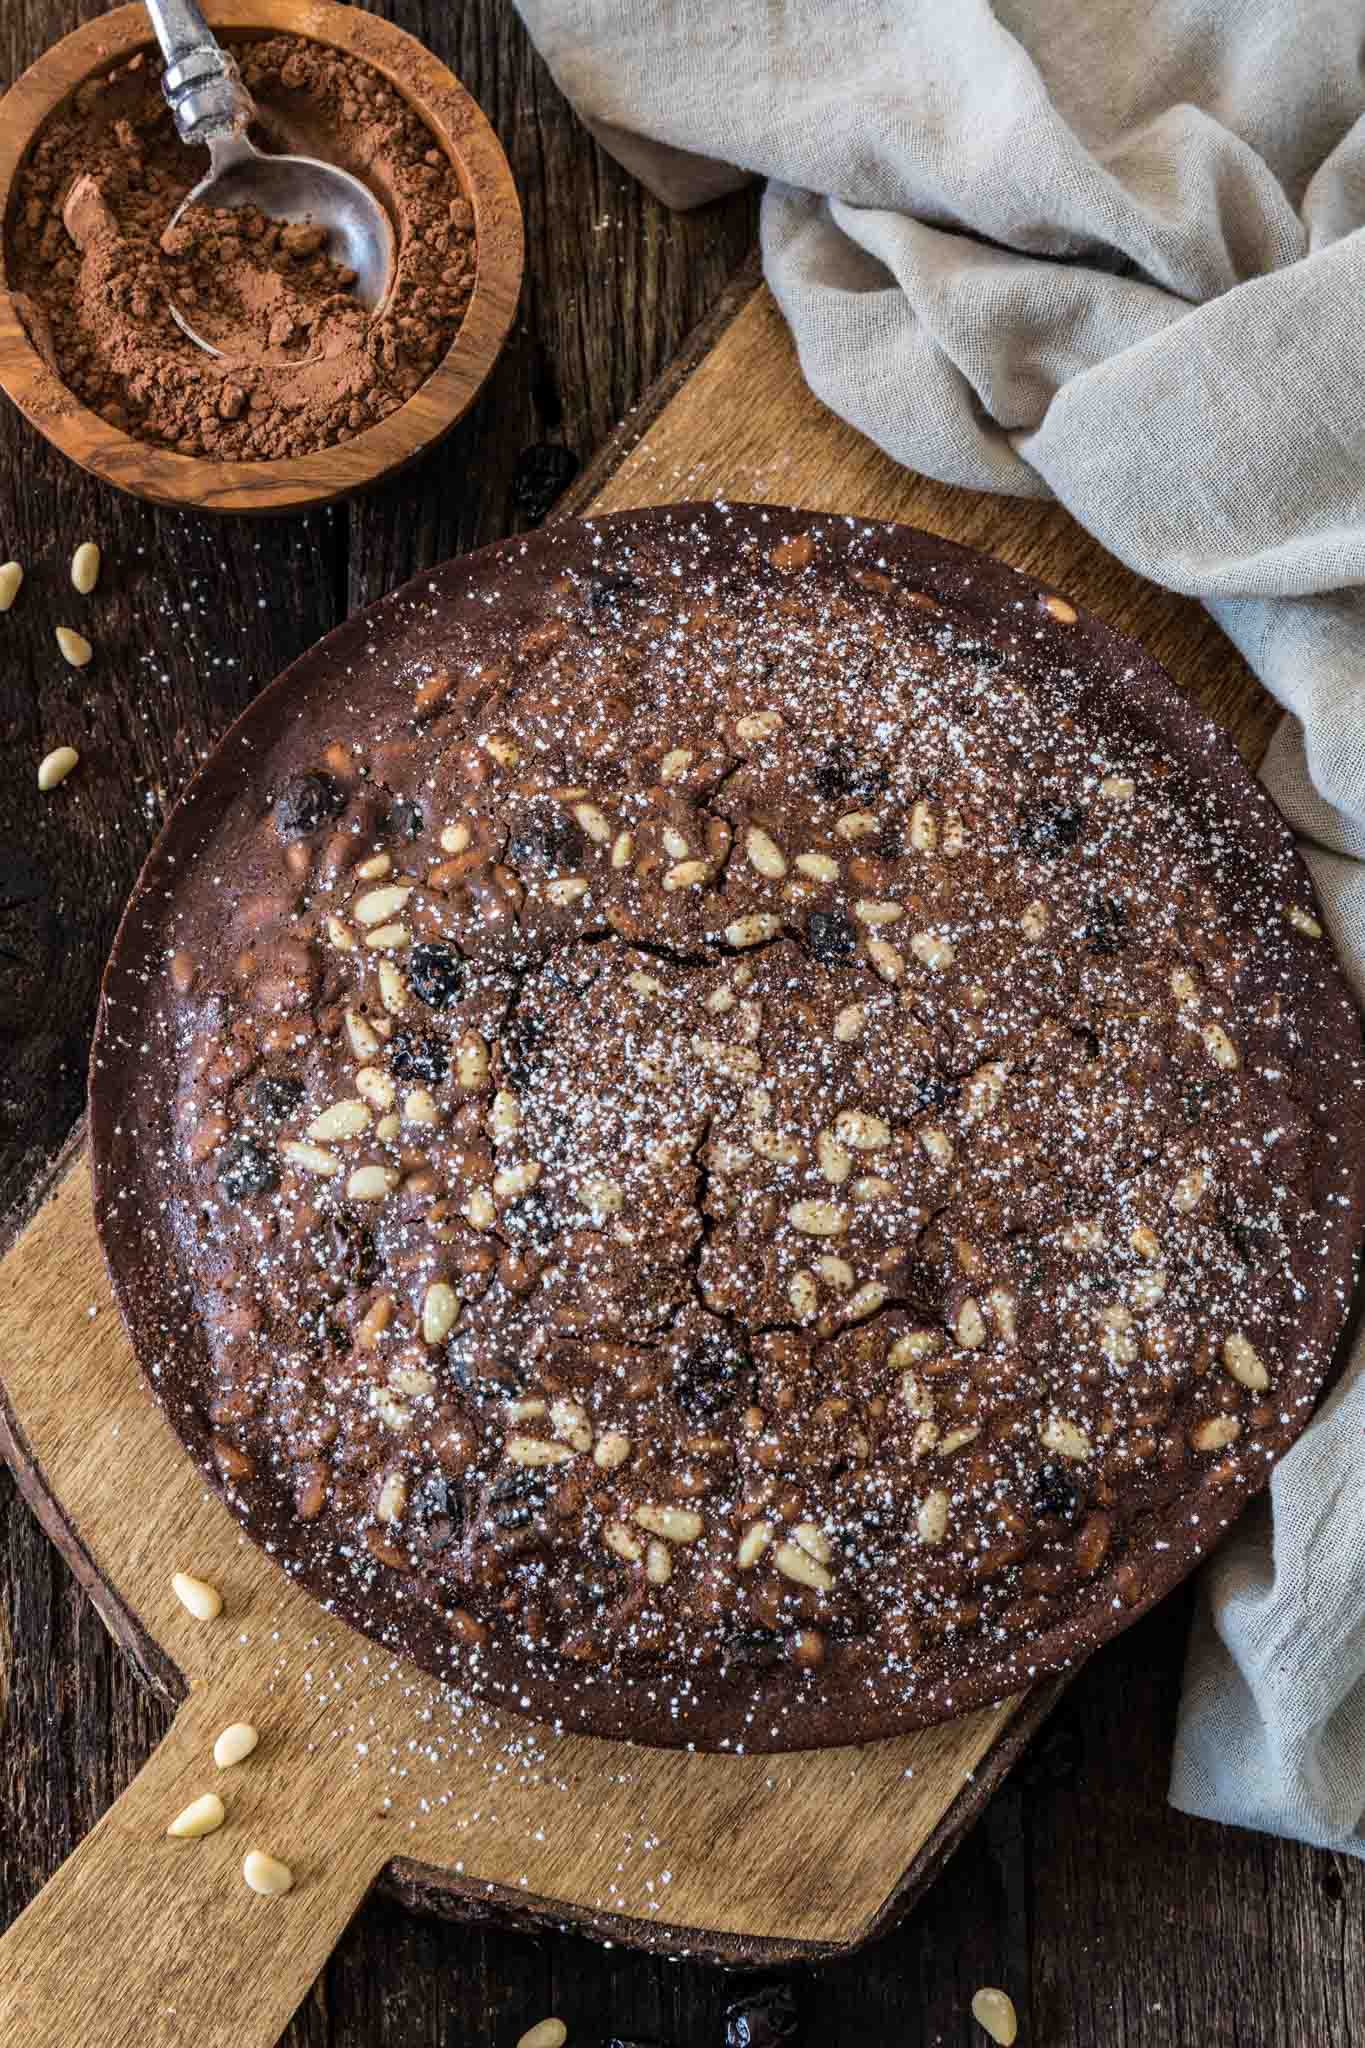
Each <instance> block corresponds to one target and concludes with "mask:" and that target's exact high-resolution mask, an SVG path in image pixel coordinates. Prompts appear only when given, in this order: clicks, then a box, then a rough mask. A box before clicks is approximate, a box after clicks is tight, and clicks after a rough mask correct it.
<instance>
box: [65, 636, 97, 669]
mask: <svg viewBox="0 0 1365 2048" xmlns="http://www.w3.org/2000/svg"><path fill="white" fill-rule="evenodd" d="M57 645H58V646H59V647H60V648H61V650H62V658H63V660H65V661H69V662H70V664H71V666H72V668H84V667H85V665H86V663H87V662H88V661H89V659H90V657H91V655H92V654H93V653H94V651H95V650H94V648H93V647H92V646H91V645H90V642H89V641H88V640H87V639H86V637H85V635H84V633H77V632H76V631H75V630H74V629H73V628H72V627H70V626H58V628H57Z"/></svg>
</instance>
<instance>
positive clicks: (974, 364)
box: [518, 0, 1365, 1856]
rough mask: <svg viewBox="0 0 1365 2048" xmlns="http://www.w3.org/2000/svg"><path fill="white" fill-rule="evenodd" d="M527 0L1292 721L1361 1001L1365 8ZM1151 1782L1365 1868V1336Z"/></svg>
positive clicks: (842, 379)
mask: <svg viewBox="0 0 1365 2048" xmlns="http://www.w3.org/2000/svg"><path fill="white" fill-rule="evenodd" d="M518 5H519V7H520V10H521V13H522V15H523V17H524V18H525V20H526V23H527V26H528V27H529V29H530V31H531V34H532V36H533V37H534V39H535V41H536V42H537V44H538V45H539V48H540V50H541V52H542V53H543V55H544V56H545V58H546V60H547V62H548V63H549V65H550V68H551V70H552V71H553V73H554V75H555V78H556V80H557V82H558V83H559V85H560V86H561V87H562V89H563V90H564V92H565V93H566V94H567V95H568V97H569V98H570V100H572V101H573V103H574V105H575V106H576V107H577V109H578V111H579V113H580V114H581V115H582V116H583V118H584V120H585V121H586V122H587V123H588V125H589V126H590V127H591V128H592V129H593V131H594V133H595V134H596V135H597V136H598V138H599V139H600V140H601V141H602V143H603V145H604V146H605V147H606V148H607V149H609V150H610V151H611V152H612V153H613V154H614V155H615V156H616V157H617V158H618V159H619V160H620V161H621V162H622V163H623V164H625V165H626V166H627V168H628V169H630V170H631V171H633V172H634V173H635V174H636V175H637V176H638V177H640V178H641V179H642V180H643V181H644V182H645V183H646V184H648V185H649V186H650V187H651V188H652V189H653V190H654V191H655V192H657V193H658V195H659V196H660V197H661V198H662V199H663V200H664V201H665V202H666V203H668V204H670V205H674V206H690V205H697V204H699V203H701V202H702V201H704V200H707V199H711V198H714V197H716V196H718V195H719V194H720V193H722V192H725V191H727V190H732V189H734V187H735V186H736V184H737V183H739V182H740V181H742V180H744V179H746V178H748V177H751V176H755V175H757V176H759V177H762V178H764V179H766V180H768V184H767V189H766V191H765V194H764V199H763V208H762V244H763V258H764V268H765V272H766V275H767V279H768V282H769V284H770V286H771V288H772V290H773V293H774V295H775V296H776V298H777V301H778V303H779V305H780V306H781V308H782V310H783V313H784V314H785V316H786V318H787V320H788V322H789V324H790V326H791V330H792V333H793V335H794V337H795V341H796V346H797V350H798V352H799V356H800V361H801V366H802V369H803V372H804V374H805V376H806V379H807V381H808V382H809V384H810V386H811V388H812V389H813V390H814V391H815V392H816V393H817V394H818V396H819V397H820V398H821V399H822V400H823V401H824V402H825V404H826V405H828V406H829V407H830V408H831V409H832V410H833V411H834V412H836V413H838V414H840V415H841V416H842V417H843V418H844V419H846V420H848V421H850V422H851V423H852V424H853V425H854V426H856V427H858V428H860V429H861V430H862V432H863V433H865V434H867V435H868V436H869V437H870V438H871V439H872V440H873V441H875V442H876V443H877V444H878V445H879V446H880V447H882V448H883V449H885V450H886V451H887V453H888V454H890V455H892V456H894V457H895V458H896V460H898V461H900V462H903V463H905V464H907V465H908V466H909V467H911V468H913V469H916V470H920V471H923V472H924V473H926V474H928V475H930V476H933V477H937V478H939V479H941V480H943V481H944V482H947V483H953V484H961V485H965V486H967V487H969V488H971V489H975V490H992V491H1005V492H1010V493H1013V494H1016V495H1020V496H1031V497H1040V498H1045V497H1049V496H1052V497H1056V498H1058V499H1059V500H1060V501H1061V502H1062V503H1063V504H1064V505H1066V506H1067V508H1068V510H1069V511H1071V512H1072V513H1073V514H1074V515H1075V517H1076V518H1077V519H1079V520H1080V521H1081V522H1082V523H1083V524H1084V525H1085V526H1086V527H1087V528H1088V529H1089V531H1090V532H1091V533H1093V534H1094V535H1095V536H1096V537H1097V539H1099V540H1100V541H1101V542H1102V543H1103V544H1104V546H1105V547H1106V548H1108V549H1109V550H1110V552H1111V553H1113V554H1115V555H1117V556H1118V557H1119V558H1120V560H1122V561H1124V562H1125V563H1127V564H1128V565H1129V566H1130V567H1131V568H1133V569H1135V570H1138V571H1139V572H1140V573H1141V574H1143V575H1145V576H1149V577H1152V578H1153V579H1154V580H1155V581H1157V582H1159V583H1162V584H1165V585H1166V586H1167V587H1168V588H1170V589H1172V590H1178V591H1182V592H1187V593H1192V594H1194V595H1197V596H1198V597H1200V598H1202V599H1203V600H1204V601H1205V602H1206V603H1207V604H1208V606H1209V608H1210V610H1211V611H1212V613H1213V615H1214V617H1215V618H1216V619H1217V621H1218V623H1219V624H1220V625H1221V626H1222V628H1223V630H1224V631H1225V632H1226V633H1227V634H1228V636H1229V638H1230V639H1231V640H1233V641H1234V642H1235V644H1236V645H1237V647H1238V648H1239V649H1240V650H1241V652H1242V654H1243V655H1244V656H1245V657H1246V659H1247V661H1248V662H1249V663H1250V665H1251V666H1252V668H1253V669H1254V670H1255V671H1256V673H1257V675H1258V676H1259V677H1260V678H1261V680H1262V682H1263V683H1264V684H1265V686H1266V688H1267V689H1268V690H1269V691H1271V692H1272V694H1273V695H1274V696H1275V697H1276V698H1278V700H1279V701H1280V703H1282V704H1283V705H1284V706H1285V707H1286V710H1287V712H1288V713H1289V714H1290V716H1289V717H1287V718H1286V719H1285V721H1284V722H1283V724H1282V725H1281V727H1280V728H1279V730H1278V732H1277V734H1276V737H1275V741H1274V743H1273V744H1272V746H1271V749H1270V752H1269V755H1268V757H1267V760H1266V763H1265V767H1264V770H1263V773H1264V777H1265V781H1266V784H1267V786H1268V788H1269V789H1270V791H1271V793H1272V795H1273V796H1274V797H1275V799H1276V801H1277V802H1278V803H1279V805H1280V807H1281V809H1282V810H1283V811H1284V813H1285V816H1286V817H1287V818H1288V819H1289V821H1290V823H1291V824H1292V825H1293V827H1294V829H1295V831H1296V832H1297V833H1298V834H1299V835H1300V840H1301V844H1302V846H1303V851H1304V854H1305V857H1306V859H1307V861H1308V864H1309V866H1310V868H1311V869H1312V871H1313V877H1314V881H1315V883H1316V885H1317V888H1318V892H1319V895H1320V897H1321V900H1322V903H1323V906H1324V911H1325V917H1326V922H1327V925H1328V927H1329V930H1330V933H1331V936H1332V938H1333V939H1334V940H1335V942H1336V944H1337V947H1338V948H1339V950H1340V952H1341V955H1342V957H1343V959H1344V960H1345V962H1346V964H1347V969H1348V972H1349V973H1350V975H1351V978H1352V984H1353V987H1354V988H1355V991H1356V994H1357V996H1358V997H1360V998H1361V999H1362V1000H1365V593H1362V590H1361V588H1360V586H1362V585H1365V311H1363V309H1365V234H1362V233H1361V228H1362V226H1365V73H1363V72H1362V53H1363V51H1365V22H1362V18H1361V15H1360V10H1359V7H1358V6H1357V5H1355V4H1352V0H1150V4H1148V5H1147V6H1145V7H1141V8H1135V7H1133V6H1132V5H1131V4H1130V0H997V4H996V5H995V6H990V5H987V4H986V0H953V4H952V5H951V6H948V5H944V4H941V0H940V4H938V5H933V4H929V0H918V4H916V0H763V4H759V0H734V5H733V6H732V7H730V8H728V9H718V8H715V7H711V6H701V5H698V4H696V0H518ZM1171 1799H1172V1801H1173V1803H1174V1804H1175V1805H1177V1806H1179V1807H1181V1808H1183V1809H1184V1810H1185V1811H1187V1812H1190V1813H1195V1814H1200V1815H1205V1816H1207V1817H1209V1818H1212V1819H1218V1820H1225V1821H1230V1822H1235V1823H1237V1824H1238V1825H1241V1826H1244V1827H1253V1828H1261V1829H1266V1830H1268V1831H1270V1832H1273V1833H1277V1834H1285V1835H1294V1836H1298V1837H1300V1838H1301V1839H1303V1840H1305V1841H1309V1842H1314V1843H1318V1844H1321V1845H1323V1846H1330V1847H1332V1848H1336V1849H1342V1850H1346V1851H1348V1852H1350V1853H1351V1854H1353V1855H1357V1856H1365V1819H1363V1818H1362V1817H1363V1816H1365V1339H1361V1340H1357V1342H1356V1343H1355V1346H1354V1350H1353V1352H1352V1354H1351V1356H1350V1357H1349V1359H1348V1361H1347V1364H1346V1366H1345V1369H1344V1371H1343V1374H1342V1377H1341V1378H1340V1380H1339V1381H1338V1383H1337V1385H1336V1388H1335V1390H1334V1391H1333V1393H1332V1394H1331V1396H1330V1397H1329V1399H1328V1400H1327V1401H1326V1403H1325V1404H1324V1405H1323V1407H1322V1409H1321V1411H1320V1412H1319V1414H1318V1416H1317V1417H1316V1419H1315V1420H1314V1422H1313V1424H1312V1426H1311V1427H1310V1428H1309V1430H1308V1431H1307V1432H1306V1433H1305V1434H1304V1436H1303V1437H1302V1438H1301V1439H1300V1440H1299V1442H1298V1443H1297V1444H1296V1445H1295V1446H1294V1448H1293V1449H1292V1450H1291V1451H1290V1452H1289V1454H1288V1455H1287V1456H1286V1457H1285V1458H1284V1460H1283V1461H1282V1462H1281V1464H1280V1465H1279V1467H1278V1468H1277V1470H1276V1472H1275V1474H1274V1477H1273V1479H1272V1482H1271V1486H1270V1490H1269V1496H1268V1499H1267V1500H1265V1501H1262V1502H1260V1503H1258V1504H1257V1505H1256V1506H1255V1507H1254V1508H1253V1509H1252V1511H1251V1512H1250V1513H1249V1514H1248V1515H1246V1516H1245V1517H1243V1519H1242V1521H1241V1522H1240V1523H1239V1524H1238V1525H1237V1527H1236V1529H1235V1530H1234V1531H1233V1533H1232V1535H1231V1537H1230V1538H1229V1540H1228V1541H1227V1542H1226V1543H1225V1544H1224V1546H1223V1547H1222V1548H1221V1550H1220V1551H1219V1552H1218V1554H1217V1555H1216V1556H1215V1557H1214V1558H1213V1559H1212V1560H1211V1561H1210V1563H1209V1564H1208V1565H1206V1567H1205V1569H1204V1572H1203V1574H1202V1577H1201V1582H1200V1589H1199V1603H1198V1612H1197V1618H1196V1622H1195V1627H1194V1631H1193V1635H1192V1638H1191V1645H1190V1653H1189V1662H1188V1667H1187V1671H1186V1679H1185V1690H1184V1697H1183V1700H1182V1703H1181V1711H1180V1719H1179V1726H1178V1730H1177V1737H1176V1748H1175V1759H1174V1767H1173V1773H1172V1780H1171Z"/></svg>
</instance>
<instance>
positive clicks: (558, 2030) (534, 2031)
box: [517, 2020, 569, 2048]
mask: <svg viewBox="0 0 1365 2048" xmlns="http://www.w3.org/2000/svg"><path fill="white" fill-rule="evenodd" d="M568 2038H569V2030H568V2028H567V2027H566V2026H565V2024H564V2022H563V2020H539V2021H537V2023H536V2025H535V2026H533V2027H528V2028H527V2030H526V2032H525V2033H524V2034H523V2035H522V2037H521V2039H520V2040H519V2041H518V2043H517V2048H564V2043H565V2042H566V2041H567V2040H568Z"/></svg>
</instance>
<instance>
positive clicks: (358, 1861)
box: [0, 1687, 384, 2048]
mask: <svg viewBox="0 0 1365 2048" xmlns="http://www.w3.org/2000/svg"><path fill="white" fill-rule="evenodd" d="M215 1694H216V1695H217V1697H215V1696H214V1695H215ZM240 1706H241V1702H240V1699H238V1700H236V1701H235V1703H234V1702H232V1701H231V1699H230V1697H229V1695H228V1694H227V1693H226V1692H225V1691H224V1690H222V1689H220V1688H218V1687H214V1688H212V1689H210V1688H208V1687H205V1688H203V1689H202V1690H201V1689H196V1691H195V1692H194V1693H192V1694H191V1696H190V1698H189V1699H188V1700H186V1702H185V1704H184V1705H183V1706H182V1707H181V1709H180V1711H179V1713H178V1714H177V1716H176V1719H175V1721H174V1723H173V1725H172V1727H171V1729H170V1732H169V1733H168V1734H167V1736H166V1738H165V1740H164V1741H163V1742H162V1743H161V1745H160V1747H159V1748H158V1749H157V1750H156V1751H154V1753H153V1754H152V1756H151V1757H150V1758H149V1760H148V1762H147V1763H146V1764H145V1765H144V1767H143V1769H142V1770H141V1771H140V1772H139V1774H138V1776H137V1777H136V1778H135V1779H134V1780H133V1782H132V1784H131V1785H130V1786H129V1787H128V1789H127V1791H126V1792H124V1793H123V1795H122V1797H121V1798H119V1799H118V1800H116V1801H115V1803H114V1805H113V1806H111V1807H110V1809H109V1811H108V1812H107V1813H106V1814H105V1815H104V1817H103V1819H102V1820H101V1821H100V1822H99V1823H98V1825H97V1826H96V1827H94V1828H93V1829H92V1830H91V1832H90V1833H89V1835H87V1836H86V1838H85V1840H84V1841H83V1842H82V1843H81V1845H80V1847H79V1848H78V1849H77V1850H76V1851H75V1852H74V1854H72V1855H71V1856H68V1858H67V1859H66V1862H65V1863H63V1864H62V1866H61V1868H60V1869H59V1870H58V1871H57V1873H56V1875H55V1876H54V1877H53V1878H52V1879H51V1880H50V1882H49V1883H48V1884H47V1885H46V1886H45V1887H44V1889H43V1890H42V1891H41V1892H40V1893H39V1894H38V1896H37V1898H36V1899H34V1900H33V1902H32V1904H31V1905H30V1906H29V1907H28V1908H27V1909H26V1911H25V1912H23V1913H22V1914H21V1915H20V1916H19V1918H18V1919H17V1920H16V1921H15V1922H14V1924H13V1926H12V1927H11V1928H10V1929H9V1930H8V1932H7V1933H5V1934H4V1935H3V1936H0V2041H3V2042H13V2043H14V2044H15V2048H37V2044H38V2043H40V2042H44V2041H52V2042H61V2043H63V2044H64V2048H66V2044H69V2048H186V2044H187V2043H191V2042H192V2043H193V2044H194V2048H275V2044H276V2043H277V2042H278V2040H279V2037H280V2035H281V2034H282V2033H283V2031H284V2029H285V2027H286V2026H287V2025H288V2023H289V2019H290V2016H291V2014H292V2013H293V2012H294V2011H295V2009H296V2008H297V2007H298V2005H299V2004H300V2002H301V2001H302V1999H303V1998H304V1997H305V1996H306V1994H307V1992H308V1989H309V1986H310V1985H311V1984H312V1983H313V1982H314V1980H315V1979H316V1977H317V1976H318V1974H319V1972H320V1971H321V1970H322V1969H323V1967H324V1965H325V1964H326V1962H327V1958H328V1957H329V1955H330V1954H331V1952H332V1950H333V1948H334V1947H335V1945H336V1942H337V1940H338V1937H339V1936H340V1934H341V1931H342V1929H343V1928H344V1927H345V1926H346V1923H347V1921H348V1920H349V1919H350V1918H351V1916H352V1914H353V1913H354V1912H355V1909H356V1907H357V1906H358V1905H359V1904H360V1901H361V1899H362V1898H363V1897H364V1895H365V1892H366V1891H367V1890H368V1888H369V1886H370V1884H371V1883H372V1882H373V1880H374V1879H375V1877H376V1876H377V1875H378V1873H379V1868H380V1866H381V1864H382V1863H383V1861H384V1857H383V1853H382V1850H381V1849H380V1848H379V1846H378V1838H377V1836H376V1835H375V1834H374V1832H373V1829H372V1827H371V1825H370V1823H369V1820H368V1817H367V1816H366V1815H364V1814H363V1812H362V1813H361V1815H360V1816H359V1817H357V1815H356V1812H355V1808H356V1807H357V1806H358V1805H361V1802H359V1801H357V1799H356V1795H355V1786H354V1783H353V1781H352V1780H351V1779H350V1778H349V1776H348V1773H347V1770H346V1768H345V1763H344V1760H343V1759H342V1757H341V1756H339V1754H338V1746H337V1745H335V1744H333V1743H325V1744H322V1745H317V1744H308V1745H307V1746H306V1749H305V1750H304V1753H302V1754H300V1755H298V1756H294V1757H290V1756H280V1755H272V1753H271V1748H270V1743H269V1739H268V1736H266V1735H265V1734H264V1732H263V1740H262V1743H261V1747H260V1748H259V1749H258V1750H257V1751H256V1752H255V1754H254V1755H253V1756H252V1757H250V1758H248V1759H247V1761H246V1762H244V1763H242V1764H239V1765H237V1766H235V1767H234V1768H232V1769H229V1770H219V1769H218V1768H217V1766H216V1765H215V1763H214V1761H213V1755H212V1751H213V1742H214V1738H215V1737H216V1736H217V1735H218V1734H219V1733H220V1732H221V1730H222V1729H223V1728H224V1727H226V1726H227V1725H229V1724H230V1723H231V1722H233V1721H236V1720H240V1719H241V1712H240ZM329 1766H330V1768H328V1767H329ZM204 1792H216V1793H217V1794H218V1795H219V1797H220V1798H221V1799H222V1801H223V1804H224V1805H225V1807H226V1808H227V1818H226V1821H225V1823H224V1825H223V1826H222V1827H221V1828H219V1829H218V1830H217V1832H216V1833H214V1834H211V1835H206V1836H203V1837H201V1838H200V1839H199V1840H197V1841H179V1840H174V1839H171V1838H169V1837H168V1836H167V1834H166V1828H167V1825H168V1823H169V1822H170V1821H172V1820H173V1819H174V1818H175V1816H176V1815H177V1814H178V1813H180V1812H181V1811H182V1809H183V1808H184V1807H186V1806H188V1805H189V1803H190V1801H191V1800H193V1799H196V1798H198V1797H199V1795H200V1794H201V1793H204ZM347 1792H349V1802H350V1812H349V1816H348V1814H347V1804H346V1794H347ZM250 1849H263V1850H265V1851H267V1852H268V1853H269V1854H272V1855H274V1856H277V1857H278V1858H279V1859H280V1860H281V1861H283V1862H286V1863H287V1864H288V1865H289V1867H290V1869H291V1870H292V1871H293V1874H294V1880H295V1882H294V1889H293V1890H292V1891H290V1892H288V1893H287V1894H285V1895H283V1896H281V1897H276V1898H263V1897H260V1896H258V1895H257V1894H256V1893H254V1892H252V1891H251V1890H250V1889H249V1888H248V1887H247V1885H246V1883H245V1881H244V1879H243V1877H242V1859H243V1857H244V1856H245V1855H246V1853H247V1851H248V1850H250Z"/></svg>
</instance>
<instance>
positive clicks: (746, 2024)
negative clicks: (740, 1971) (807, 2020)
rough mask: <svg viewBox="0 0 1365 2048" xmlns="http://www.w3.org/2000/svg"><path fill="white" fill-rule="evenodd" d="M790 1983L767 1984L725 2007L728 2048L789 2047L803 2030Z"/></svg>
mask: <svg viewBox="0 0 1365 2048" xmlns="http://www.w3.org/2000/svg"><path fill="white" fill-rule="evenodd" d="M800 2024H801V2022H800V2018H799V2015H798V2013H797V2007H796V1993H795V1992H794V1991H793V1990H792V1987H791V1985H790V1984H765V1985H762V1986H760V1987H759V1988H757V1989H755V1990H753V1991H747V1992H745V1994H744V1996H743V1997H742V1998H737V1999H735V2000H734V2002H733V2004H731V2005H727V2006H726V2008H725V2048H785V2044H786V2043H787V2042H789V2041H795V2040H796V2038H797V2034H798V2031H799V2028H800Z"/></svg>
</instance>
